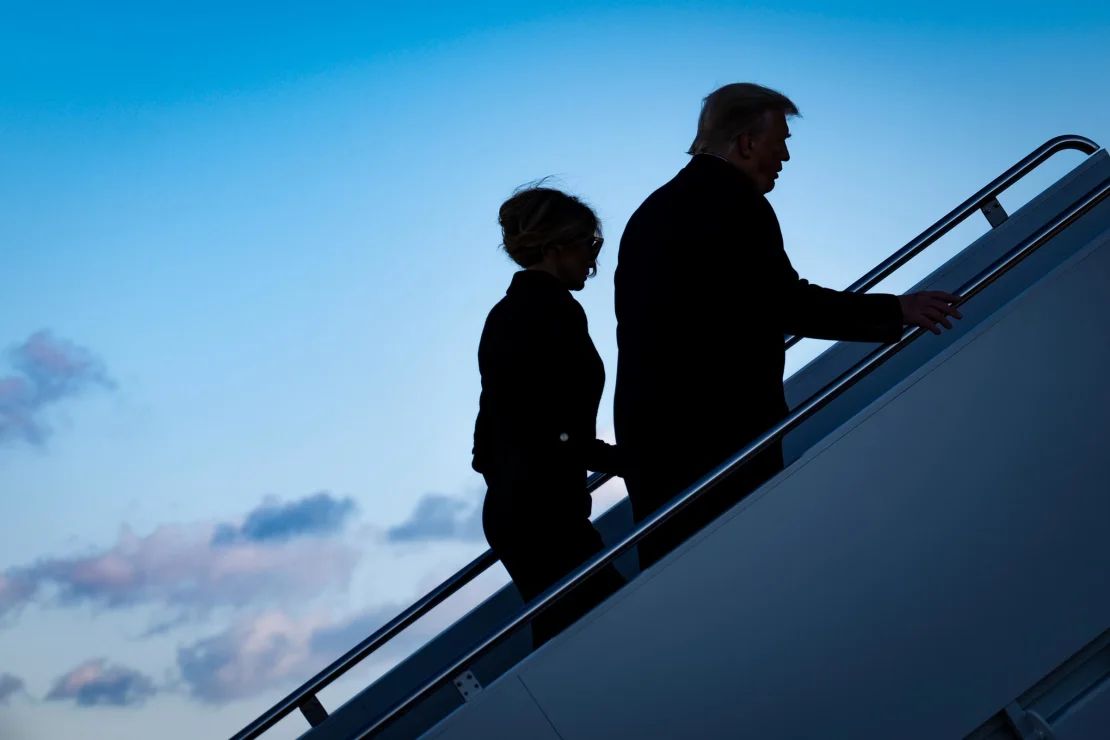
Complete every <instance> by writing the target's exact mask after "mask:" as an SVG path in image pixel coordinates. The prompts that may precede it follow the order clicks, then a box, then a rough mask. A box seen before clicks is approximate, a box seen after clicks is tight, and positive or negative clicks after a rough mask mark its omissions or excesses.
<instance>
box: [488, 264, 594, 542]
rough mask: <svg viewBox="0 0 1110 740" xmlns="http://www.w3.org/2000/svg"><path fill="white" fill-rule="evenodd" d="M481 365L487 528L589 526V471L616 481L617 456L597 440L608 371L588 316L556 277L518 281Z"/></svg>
mask: <svg viewBox="0 0 1110 740" xmlns="http://www.w3.org/2000/svg"><path fill="white" fill-rule="evenodd" d="M478 366H479V369H480V370H481V374H482V395H481V398H480V401H479V410H478V419H477V422H476V423H475V427H474V463H473V465H474V469H475V470H477V471H478V472H480V473H482V474H483V475H484V476H485V478H486V481H487V483H488V485H489V493H488V494H487V501H486V514H487V517H486V519H487V523H488V522H489V520H490V518H491V515H492V519H493V520H494V521H495V527H496V528H500V527H501V526H504V527H509V528H513V529H515V530H522V529H527V528H528V527H529V526H530V523H532V522H536V523H537V524H539V523H543V522H546V523H548V524H554V523H556V522H558V521H567V520H568V519H576V520H579V521H584V522H588V519H589V515H590V497H589V495H588V494H587V493H586V473H587V470H600V471H605V472H612V469H613V468H614V467H615V451H614V450H613V448H612V447H611V446H609V445H606V444H605V443H604V442H601V441H599V440H597V439H596V437H597V433H596V420H597V407H598V404H599V403H600V401H601V392H602V389H603V388H604V386H605V368H604V366H603V365H602V362H601V357H600V356H598V353H597V350H596V349H595V348H594V344H593V341H592V340H591V339H590V334H589V330H588V327H587V323H586V314H585V312H584V311H583V310H582V307H581V306H580V305H579V304H578V302H577V301H575V300H574V298H572V297H571V295H570V291H568V290H567V289H566V288H564V287H563V286H562V285H561V284H560V283H559V281H558V279H557V278H555V277H554V276H552V275H549V274H548V273H545V272H540V271H536V270H523V271H521V272H518V273H516V274H515V275H514V276H513V279H512V283H511V284H510V285H509V289H508V291H507V292H506V294H505V297H504V298H502V299H501V301H500V302H499V303H498V304H497V305H496V306H494V307H493V310H491V311H490V313H489V317H488V318H487V319H486V325H485V328H484V330H483V331H482V339H481V343H480V344H479V347H478ZM502 521H503V522H504V524H503V525H498V524H496V522H502ZM490 534H493V533H490V532H487V535H490ZM494 536H495V537H496V535H494ZM491 541H492V540H491Z"/></svg>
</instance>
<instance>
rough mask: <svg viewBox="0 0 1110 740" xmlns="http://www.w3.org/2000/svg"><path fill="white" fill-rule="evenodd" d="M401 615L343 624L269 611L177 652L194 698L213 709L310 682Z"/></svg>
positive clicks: (383, 613) (385, 612)
mask: <svg viewBox="0 0 1110 740" xmlns="http://www.w3.org/2000/svg"><path fill="white" fill-rule="evenodd" d="M396 611H398V609H396V608H394V607H389V608H386V609H377V610H372V611H367V612H363V613H361V614H356V615H354V616H352V617H347V618H344V619H340V620H335V621H333V620H330V619H328V618H327V617H325V616H323V615H320V614H314V615H308V616H304V617H299V618H298V617H293V616H290V615H289V614H288V613H286V612H285V611H282V610H278V609H275V610H270V611H266V612H262V613H260V614H256V615H254V616H252V617H249V618H246V619H242V620H240V621H238V622H236V623H235V624H234V625H232V626H231V627H230V628H228V629H227V630H225V631H224V632H221V633H219V634H217V635H213V636H212V637H208V638H205V639H203V640H199V641H198V642H195V643H193V644H192V645H187V646H184V647H182V648H180V649H179V650H178V653H177V665H178V669H179V670H180V671H181V676H182V678H183V679H184V681H185V683H186V685H187V686H188V688H189V692H190V694H191V695H192V696H193V697H194V698H197V699H200V700H202V701H206V702H211V703H222V702H227V701H231V700H234V699H239V698H243V697H246V696H252V695H254V694H257V693H259V692H262V691H265V690H267V689H272V688H275V687H278V686H283V685H289V684H293V683H297V682H300V681H305V680H307V679H308V678H309V677H310V676H312V675H313V674H314V673H316V672H317V671H319V670H320V669H322V668H323V667H324V666H326V665H327V664H328V663H330V662H331V661H333V660H335V659H336V658H338V657H339V656H340V655H341V654H342V653H343V652H344V651H346V650H347V649H349V648H350V647H352V646H353V645H354V644H355V643H357V642H358V641H359V640H361V639H363V638H365V637H366V636H367V635H369V634H370V633H371V632H372V631H373V630H374V629H375V628H377V627H378V626H380V625H381V624H384V623H385V622H386V621H387V620H388V619H389V618H390V617H392V616H393V614H394V613H395V612H396ZM339 646H341V647H339Z"/></svg>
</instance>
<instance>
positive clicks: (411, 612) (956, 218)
mask: <svg viewBox="0 0 1110 740" xmlns="http://www.w3.org/2000/svg"><path fill="white" fill-rule="evenodd" d="M1067 149H1076V150H1079V151H1081V152H1083V153H1085V154H1088V155H1090V154H1094V153H1095V152H1096V151H1098V149H1099V146H1098V144H1096V143H1095V142H1094V141H1092V140H1091V139H1088V138H1087V137H1085V136H1079V135H1076V134H1066V135H1063V136H1057V137H1055V138H1053V139H1049V140H1048V141H1046V142H1045V143H1044V144H1042V145H1041V146H1039V147H1037V148H1036V149H1034V150H1033V151H1032V152H1030V153H1029V155H1028V156H1026V157H1025V158H1024V159H1022V160H1021V161H1019V162H1018V163H1017V164H1015V165H1014V166H1013V167H1011V168H1010V169H1008V170H1006V171H1005V172H1003V173H1002V174H1001V175H999V176H998V177H996V178H995V179H994V180H992V181H991V182H990V183H988V184H987V185H986V186H984V187H983V188H982V189H980V190H979V191H978V192H977V193H975V195H972V196H971V197H970V198H968V199H967V200H965V201H964V202H963V203H961V204H960V205H959V206H957V207H956V208H954V209H953V210H952V211H950V212H949V213H948V214H947V215H945V216H944V217H943V218H941V219H940V220H939V221H937V222H936V223H934V224H933V225H932V226H930V227H929V228H928V229H926V230H925V231H923V232H922V233H921V234H919V235H918V236H917V237H915V238H914V239H913V240H912V241H910V242H909V243H907V244H906V245H905V246H903V247H902V248H901V249H899V250H897V251H896V252H894V253H893V254H891V255H890V256H889V257H887V258H886V259H885V260H883V261H882V262H881V263H879V264H878V265H876V266H875V267H874V268H873V269H872V270H870V271H869V272H868V273H867V274H865V275H863V276H862V277H861V278H860V279H859V280H857V281H855V282H854V283H852V284H851V285H850V286H848V288H847V289H846V291H848V292H853V293H856V292H866V291H867V290H869V289H870V288H872V287H874V286H875V285H876V284H878V283H879V282H880V281H882V280H883V279H885V278H886V277H888V276H889V275H890V274H891V273H893V272H894V271H895V270H897V269H898V268H899V267H901V266H902V265H904V264H905V263H906V262H908V261H909V260H910V259H912V258H913V257H914V256H916V255H917V254H919V253H920V252H921V251H922V250H924V249H925V248H927V247H928V246H929V245H930V244H932V243H933V242H935V241H936V240H937V239H939V238H940V237H942V236H943V235H944V234H946V233H947V232H948V231H950V230H951V229H952V228H953V227H955V226H956V225H957V224H959V223H960V222H961V221H963V220H965V219H966V218H968V217H969V216H970V215H971V214H973V213H974V212H975V211H976V210H978V209H980V208H982V207H983V204H984V203H986V202H987V201H990V200H991V199H992V198H994V197H996V196H997V195H998V194H999V193H1001V192H1002V191H1004V190H1006V189H1007V188H1009V187H1010V186H1011V185H1013V184H1014V183H1015V182H1017V181H1018V180H1019V179H1021V178H1022V177H1024V176H1025V175H1027V174H1028V173H1029V172H1030V171H1032V170H1033V169H1034V168H1036V167H1037V166H1039V165H1040V164H1041V163H1042V162H1044V161H1045V160H1047V159H1048V158H1049V157H1051V156H1052V155H1054V154H1056V153H1058V152H1061V151H1064V150H1067ZM800 339H801V337H789V338H787V339H786V341H785V348H786V349H789V348H790V347H792V346H793V345H794V344H796V343H797V342H798V341H799V340H800ZM611 477H612V475H610V474H609V473H594V474H593V475H591V476H590V477H589V478H588V479H587V481H586V490H587V493H593V492H594V491H595V490H597V489H598V488H599V487H601V486H602V485H603V484H604V483H605V482H607V481H608V480H609V479H610V478H611ZM496 562H498V558H497V556H496V555H494V553H493V551H492V550H486V551H485V552H484V553H483V554H481V555H479V556H478V557H477V558H475V559H474V560H472V561H470V563H468V564H467V565H465V566H464V567H463V568H462V569H461V570H459V571H458V572H456V573H455V574H454V575H452V576H450V577H449V578H448V579H447V580H445V581H444V582H443V583H441V584H440V585H438V586H436V587H435V588H434V589H432V590H431V591H429V592H428V593H427V594H425V595H424V596H423V597H421V598H420V599H418V600H417V601H416V602H414V603H413V604H412V605H411V606H409V607H408V608H407V609H405V610H404V611H403V612H401V613H400V614H398V615H397V616H396V617H394V618H393V619H391V620H390V621H389V622H387V623H386V624H384V625H382V626H381V627H380V628H378V629H377V630H376V631H375V632H374V633H373V634H371V635H370V636H369V637H367V638H366V639H365V640H363V641H362V642H360V643H358V644H357V645H355V646H354V647H353V648H351V649H350V650H348V651H347V652H346V653H344V654H343V655H342V656H340V657H339V658H338V659H336V660H335V661H333V662H332V663H331V664H330V665H328V666H327V667H326V668H324V669H323V670H321V671H320V672H318V673H317V674H316V675H315V676H313V677H312V678H311V679H309V680H308V681H306V682H305V683H304V684H302V685H301V686H300V687H299V688H297V689H295V690H294V691H292V692H291V693H289V695H287V696H286V697H285V698H284V699H282V700H281V701H279V702H278V703H277V704H275V705H274V706H272V707H271V708H270V709H269V710H267V711H266V712H265V713H263V714H262V715H260V716H259V717H258V718H257V719H255V720H254V721H253V722H251V723H250V724H249V725H247V726H246V727H244V728H243V729H242V730H240V731H239V732H238V733H236V734H235V735H233V736H232V738H231V740H252V739H253V738H256V737H258V736H259V735H261V734H262V733H263V732H265V731H266V730H268V729H269V728H270V727H273V726H274V725H275V724H277V722H279V721H280V720H281V719H283V718H284V717H285V716H286V715H288V714H290V713H291V712H292V711H293V710H295V709H298V708H300V709H301V711H302V713H303V714H304V715H305V717H306V718H307V719H308V720H309V722H310V723H311V724H313V725H316V724H319V722H317V721H314V718H316V717H326V716H327V715H326V712H325V711H324V709H323V707H322V706H320V704H319V700H318V699H317V698H316V695H317V694H318V693H319V692H320V691H321V690H323V689H324V688H325V687H327V686H328V685H329V684H331V683H332V682H333V681H335V680H337V679H338V678H339V677H340V676H342V675H343V674H344V673H346V672H347V671H349V670H350V669H351V668H353V667H354V666H355V665H357V664H358V663H359V662H361V661H362V660H364V659H366V657H367V656H369V655H370V654H371V653H373V652H374V651H376V650H377V649H378V648H380V647H381V646H382V645H384V644H386V643H387V642H389V641H390V640H392V639H393V638H394V637H396V636H397V635H398V634H399V633H400V632H401V631H403V630H404V629H405V628H407V627H408V626H409V625H411V624H412V623H413V622H415V621H416V620H417V619H419V618H420V617H422V616H423V615H425V614H427V613H428V612H429V611H431V610H432V609H433V608H435V607H436V606H438V605H439V604H440V603H442V602H443V601H444V600H445V599H447V598H448V597H450V596H451V595H452V594H454V593H455V592H457V591H458V590H459V589H461V588H463V587H464V586H466V585H467V584H468V583H470V582H471V581H472V580H474V579H475V578H477V577H478V576H479V575H481V574H482V573H484V572H485V571H486V570H487V569H488V568H489V567H490V566H492V565H493V564H495V563H496Z"/></svg>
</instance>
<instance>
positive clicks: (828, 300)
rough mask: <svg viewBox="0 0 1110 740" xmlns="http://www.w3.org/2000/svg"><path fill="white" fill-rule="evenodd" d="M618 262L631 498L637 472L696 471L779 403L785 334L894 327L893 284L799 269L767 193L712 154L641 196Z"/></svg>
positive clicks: (872, 332)
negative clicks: (852, 287)
mask: <svg viewBox="0 0 1110 740" xmlns="http://www.w3.org/2000/svg"><path fill="white" fill-rule="evenodd" d="M618 261H619V264H618V267H617V270H616V312H617V340H618V346H619V356H618V363H617V386H616V399H615V414H614V416H615V423H616V432H617V444H618V446H620V447H621V448H622V452H623V454H624V455H625V460H626V464H627V465H628V466H629V481H628V482H629V493H630V495H632V497H633V504H634V505H635V504H636V491H635V490H634V488H635V487H636V486H635V483H634V481H633V478H634V477H641V478H642V477H644V476H646V477H648V478H650V477H652V476H653V475H656V474H658V475H660V476H662V477H664V478H673V477H674V476H673V475H670V473H674V472H675V471H680V472H682V473H683V474H682V475H679V476H678V477H679V478H684V479H685V478H689V477H690V476H691V475H694V474H696V475H701V474H703V473H705V472H708V470H709V468H711V467H712V466H714V465H716V464H717V463H719V462H721V461H723V459H724V458H725V457H727V456H728V455H730V454H732V453H734V452H736V451H738V450H739V449H740V448H742V447H743V446H744V445H745V444H747V443H748V442H750V441H751V440H752V439H754V438H755V437H756V436H758V435H759V434H760V433H762V432H763V431H765V430H766V429H767V428H768V427H770V426H771V425H772V424H773V423H775V422H776V421H778V420H779V419H781V418H782V417H783V416H784V415H785V414H786V413H787V406H786V401H785V398H784V394H783V386H782V374H783V364H784V361H785V352H784V349H783V335H784V334H798V335H803V336H808V337H820V338H825V339H841V340H856V341H877V342H887V341H893V340H895V339H897V338H898V337H899V336H900V333H901V329H902V321H901V309H900V306H899V304H898V300H897V298H896V297H895V296H892V295H857V294H850V293H844V292H840V291H834V290H828V289H826V288H821V287H818V286H816V285H811V284H810V283H808V282H806V281H805V280H802V279H800V278H799V277H798V273H797V272H795V271H794V268H793V267H792V266H791V265H790V260H789V259H788V258H787V256H786V252H785V251H783V244H782V233H781V231H780V230H779V224H778V220H777V219H776V217H775V213H774V210H773V209H772V208H771V205H770V203H768V202H767V199H766V198H765V197H764V196H763V195H762V194H761V193H760V192H758V190H757V189H756V188H755V186H754V185H753V184H752V183H751V181H750V180H749V179H748V178H747V177H746V176H745V175H744V174H743V173H742V172H741V171H740V170H738V169H736V168H735V167H733V166H732V165H730V164H729V163H728V162H725V161H723V160H720V159H717V158H716V157H712V156H709V155H704V154H703V155H697V156H694V157H693V158H692V159H691V160H690V163H689V164H688V165H687V166H686V167H685V168H684V169H682V171H680V172H679V173H678V174H677V175H676V176H675V178H674V179H672V180H671V181H670V182H668V183H667V184H666V185H664V186H663V187H661V188H659V189H658V190H657V191H655V192H654V193H652V195H651V196H649V197H648V199H647V200H646V201H644V203H643V204H642V205H641V206H640V208H639V209H638V210H637V211H636V212H635V213H634V214H633V215H632V218H631V219H630V220H629V222H628V226H627V228H626V229H625V231H624V235H623V237H622V239H621V246H620V254H619V260H618ZM778 454H779V456H780V460H781V452H779V453H778ZM780 465H781V462H780ZM677 492H678V491H672V492H670V494H669V495H673V494H674V493H677ZM658 503H661V502H654V504H653V507H654V505H658ZM653 507H652V508H653ZM640 508H641V509H642V507H640ZM637 513H638V514H641V515H642V513H643V512H642V510H641V511H638V512H637Z"/></svg>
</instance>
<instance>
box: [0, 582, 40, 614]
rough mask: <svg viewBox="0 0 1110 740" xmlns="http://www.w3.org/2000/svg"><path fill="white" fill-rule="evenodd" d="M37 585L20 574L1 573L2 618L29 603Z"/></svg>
mask: <svg viewBox="0 0 1110 740" xmlns="http://www.w3.org/2000/svg"><path fill="white" fill-rule="evenodd" d="M34 592H35V584H34V583H33V582H31V581H29V580H27V578H25V577H24V576H22V575H19V574H18V573H13V572H8V573H0V617H3V616H5V615H6V614H8V613H9V612H12V611H15V610H16V609H17V608H19V607H20V606H22V605H23V604H25V603H27V601H29V600H30V598H31V596H32V595H34Z"/></svg>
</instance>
